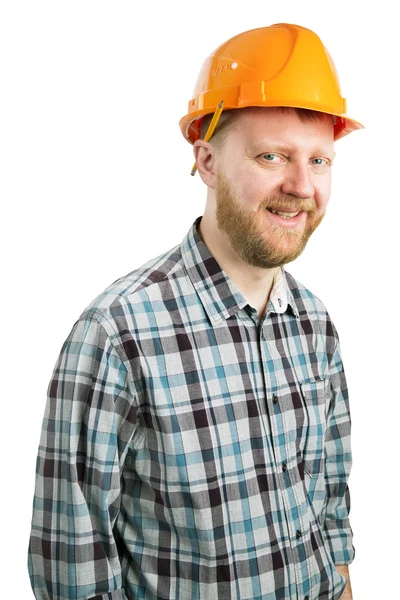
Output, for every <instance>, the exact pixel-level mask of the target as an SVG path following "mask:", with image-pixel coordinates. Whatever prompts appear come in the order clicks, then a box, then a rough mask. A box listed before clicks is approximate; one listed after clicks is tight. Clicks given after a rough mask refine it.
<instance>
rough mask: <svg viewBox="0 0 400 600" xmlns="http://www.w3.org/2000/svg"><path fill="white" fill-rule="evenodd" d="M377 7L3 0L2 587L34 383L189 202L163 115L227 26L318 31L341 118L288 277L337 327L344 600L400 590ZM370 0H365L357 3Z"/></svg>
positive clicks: (25, 518) (201, 193)
mask: <svg viewBox="0 0 400 600" xmlns="http://www.w3.org/2000/svg"><path fill="white" fill-rule="evenodd" d="M390 6H391V4H390V3H389V2H388V1H386V2H385V1H384V2H382V1H381V2H379V3H370V4H366V3H363V4H362V5H361V7H362V8H361V9H360V8H356V7H354V5H353V3H351V2H338V1H336V2H335V3H326V2H315V1H310V2H308V1H304V2H302V1H300V2H299V1H296V2H294V1H290V0H285V2H268V1H263V2H258V1H253V2H240V3H231V2H227V1H226V0H224V1H221V2H216V1H215V0H213V1H204V0H203V2H188V1H185V2H182V3H181V2H169V3H168V2H148V3H144V2H140V3H139V2H136V3H135V2H133V1H131V2H126V1H118V2H103V1H99V0H96V2H92V1H90V2H89V1H85V0H80V1H79V2H77V1H71V0H69V1H68V2H60V1H55V0H52V1H51V2H50V1H49V2H43V1H35V2H19V1H17V0H13V1H11V0H9V1H8V2H7V1H5V2H3V4H2V8H1V14H0V57H1V58H0V61H1V67H0V88H1V93H0V125H1V130H0V145H1V156H0V160H1V163H0V186H1V190H0V194H1V195H0V198H1V215H2V219H1V228H2V235H1V245H2V253H1V256H2V281H1V284H2V293H1V301H2V307H1V316H2V319H1V321H2V338H3V340H2V341H3V343H2V345H1V352H2V359H1V368H2V371H1V389H2V413H1V416H2V418H1V432H2V434H1V452H0V456H1V461H2V464H1V479H2V492H1V504H2V506H1V515H2V542H1V547H2V552H3V551H5V555H4V554H3V558H2V569H3V575H2V577H1V580H2V586H1V587H2V591H1V596H2V598H7V599H8V598H19V599H21V600H22V599H25V598H26V599H28V598H31V597H32V598H33V595H32V591H31V588H30V582H29V577H28V571H27V566H26V561H27V547H28V538H29V532H30V520H31V510H32V501H33V492H34V477H35V463H36V454H37V448H38V443H39V437H40V429H41V424H42V418H43V412H44V407H45V402H46V389H47V385H48V382H49V379H50V376H51V372H52V369H53V366H54V364H55V361H56V359H57V356H58V353H59V351H60V349H61V345H62V343H63V341H64V340H65V338H66V337H67V335H68V333H69V331H70V329H71V327H72V325H73V323H74V322H75V321H76V319H77V318H78V316H79V315H80V313H81V312H82V310H83V309H84V308H85V307H86V305H87V304H88V303H89V302H90V301H91V300H92V299H93V298H94V297H95V296H97V295H98V294H99V293H100V292H101V291H102V290H103V289H104V288H105V287H106V286H108V285H109V284H110V283H111V282H113V281H115V280H116V279H117V278H118V277H120V276H122V275H124V274H126V273H128V272H129V271H131V270H133V269H134V268H136V267H138V266H140V265H141V264H142V263H144V262H146V261H147V260H149V259H150V258H152V257H155V256H157V255H158V254H160V253H162V252H163V251H166V250H168V249H169V248H172V247H173V246H174V245H176V244H178V243H179V242H180V241H181V240H182V238H183V237H184V235H185V234H186V232H187V231H188V229H189V227H190V226H191V225H192V223H193V221H194V219H195V218H196V217H197V216H199V215H201V214H203V211H204V207H205V196H206V188H205V186H204V185H203V184H202V182H201V179H200V177H199V176H198V175H197V176H196V177H191V176H190V169H191V167H192V164H193V153H192V148H191V146H190V145H189V144H188V143H187V142H185V140H184V139H183V137H182V135H181V133H180V130H179V128H178V121H179V119H180V118H181V117H182V116H183V115H184V114H185V113H186V109H187V102H188V101H189V99H190V98H191V97H192V96H191V94H192V91H193V88H194V84H195V81H196V78H197V74H198V71H199V69H200V67H201V64H202V62H203V60H204V59H205V58H206V56H207V55H208V54H210V53H211V52H212V51H213V50H214V49H215V48H216V47H217V46H218V45H220V44H221V43H222V42H223V41H225V40H227V39H228V38H229V37H231V36H233V35H235V34H237V33H240V32H241V31H244V30H247V29H252V28H255V27H261V26H266V25H271V24H273V23H279V22H289V23H296V24H299V25H303V26H305V27H308V28H310V29H313V30H314V31H315V32H316V33H318V35H319V36H320V37H321V39H322V40H323V42H324V44H325V45H326V47H327V48H328V50H329V51H330V53H331V55H332V56H333V59H334V61H335V63H336V67H337V69H338V72H339V77H340V82H341V87H342V93H343V95H344V97H346V98H347V102H348V114H349V115H351V116H352V117H354V118H355V119H356V120H358V121H360V122H361V123H363V124H364V125H365V126H366V129H365V130H361V131H356V132H354V133H352V134H350V135H349V136H346V137H345V138H343V139H342V140H339V141H338V142H337V143H336V144H335V150H336V153H337V157H336V159H335V165H334V167H333V178H334V181H333V191H332V196H331V200H330V203H329V206H328V211H327V215H326V217H325V219H324V221H323V223H322V224H321V225H320V227H319V228H318V229H317V230H316V232H315V233H314V234H313V236H312V238H311V239H310V241H309V243H308V245H307V248H306V249H305V251H304V252H303V254H302V255H301V256H300V257H299V258H298V259H297V260H296V261H294V262H293V263H290V264H289V265H288V266H287V270H288V271H289V272H290V273H291V274H293V275H294V276H295V277H296V278H297V279H298V280H299V281H300V282H302V283H303V284H304V285H306V286H307V287H308V288H309V289H310V290H311V291H313V292H314V293H315V294H316V295H317V296H318V297H319V298H321V300H322V301H323V302H324V303H325V305H326V307H327V309H328V311H329V312H330V315H331V317H332V319H333V321H334V323H335V324H336V327H337V329H338V331H339V335H340V341H341V348H342V358H343V362H344V365H345V370H346V375H347V381H348V386H349V393H350V406H351V413H352V432H353V437H352V448H353V469H352V473H351V476H350V481H349V483H350V491H351V503H352V507H351V514H350V517H351V523H352V527H353V531H354V545H355V547H356V558H355V560H354V562H353V564H352V565H351V566H350V575H351V582H352V586H353V593H354V598H355V599H356V600H369V599H378V598H379V599H382V598H394V597H396V594H397V593H398V591H397V590H398V577H399V571H398V562H399V551H398V539H399V534H400V528H399V521H398V504H399V497H398V495H396V493H395V488H396V484H397V483H398V480H397V469H398V467H399V452H398V448H399V437H400V433H399V409H398V404H399V392H398V390H399V383H398V382H397V377H398V375H399V373H400V365H399V361H398V339H399V335H400V330H399V325H398V324H399V307H398V304H397V302H398V299H399V292H398V280H399V278H398V240H399V228H398V220H399V217H400V214H399V208H398V206H399V200H400V198H399V163H398V158H399V152H398V144H399V132H400V127H399V117H398V114H399V109H398V93H397V92H398V83H397V79H398V72H399V65H398V61H397V60H396V56H397V57H398V56H399V46H398V24H397V18H395V16H394V12H392V11H393V10H394V9H393V8H390ZM371 7H372V8H371Z"/></svg>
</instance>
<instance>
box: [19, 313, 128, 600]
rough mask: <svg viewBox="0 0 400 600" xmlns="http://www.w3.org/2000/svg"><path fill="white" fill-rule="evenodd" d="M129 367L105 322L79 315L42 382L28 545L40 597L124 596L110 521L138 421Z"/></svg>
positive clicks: (59, 599)
mask: <svg viewBox="0 0 400 600" xmlns="http://www.w3.org/2000/svg"><path fill="white" fill-rule="evenodd" d="M127 380H128V377H127V368H126V366H125V364H124V363H123V362H122V360H121V358H120V357H119V355H118V353H117V351H116V349H115V348H114V347H113V345H112V343H111V341H110V336H109V335H108V333H107V332H106V330H105V328H104V327H103V325H101V324H100V323H98V322H97V320H96V318H95V315H92V318H90V317H88V318H86V319H85V318H82V317H81V318H80V319H79V320H78V321H77V322H76V323H75V324H74V326H73V327H72V330H71V332H70V334H69V336H68V338H67V339H66V341H65V342H64V344H63V347H62V349H61V352H60V355H59V357H58V360H57V362H56V365H55V367H54V370H53V374H52V377H51V380H50V383H49V386H48V395H47V403H46V407H45V413H44V418H43V425H42V431H41V437H40V444H39V450H38V456H37V461H36V482H35V495H34V500H33V515H32V524H31V534H30V539H29V549H28V571H29V577H30V581H31V587H32V590H33V593H34V595H35V598H37V599H38V600H70V599H71V598H82V599H83V598H85V599H93V598H94V597H96V600H100V599H103V598H107V600H126V596H125V593H124V591H123V589H122V579H121V566H120V562H119V557H118V551H117V546H116V541H115V539H114V537H113V526H114V524H115V521H116V518H117V516H118V513H119V505H120V491H121V490H120V474H121V468H122V465H123V462H124V460H125V456H126V453H127V451H128V444H129V441H130V440H131V438H132V435H133V432H134V430H135V423H136V407H135V405H134V404H133V401H132V398H133V396H132V394H131V393H130V391H129V390H128V386H127Z"/></svg>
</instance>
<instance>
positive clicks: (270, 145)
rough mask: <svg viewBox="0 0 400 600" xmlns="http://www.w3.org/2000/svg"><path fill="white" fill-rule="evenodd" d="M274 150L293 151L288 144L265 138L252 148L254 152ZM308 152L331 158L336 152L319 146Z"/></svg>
mask: <svg viewBox="0 0 400 600" xmlns="http://www.w3.org/2000/svg"><path fill="white" fill-rule="evenodd" d="M266 149H268V150H271V151H272V150H276V151H278V152H282V153H284V154H290V152H292V151H293V149H292V148H290V146H287V145H285V144H280V143H278V142H272V141H269V140H265V141H264V142H259V143H257V144H256V145H255V146H254V147H253V150H254V152H262V151H263V150H266ZM310 154H311V155H313V156H321V155H322V156H330V157H331V158H332V159H333V158H335V156H336V152H330V151H326V150H324V149H323V148H321V147H316V148H313V150H312V151H310Z"/></svg>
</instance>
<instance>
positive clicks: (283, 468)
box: [282, 462, 287, 472]
mask: <svg viewBox="0 0 400 600" xmlns="http://www.w3.org/2000/svg"><path fill="white" fill-rule="evenodd" d="M286 470H287V466H286V463H285V462H284V463H282V471H283V472H285V471H286Z"/></svg>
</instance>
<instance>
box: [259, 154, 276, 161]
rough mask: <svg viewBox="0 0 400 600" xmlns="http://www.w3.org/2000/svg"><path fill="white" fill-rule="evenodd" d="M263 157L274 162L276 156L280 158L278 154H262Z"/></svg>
mask: <svg viewBox="0 0 400 600" xmlns="http://www.w3.org/2000/svg"><path fill="white" fill-rule="evenodd" d="M262 157H263V158H264V159H265V160H267V161H268V162H272V161H273V159H274V158H279V156H278V155H277V154H262Z"/></svg>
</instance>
